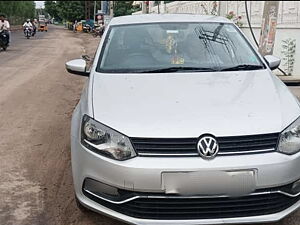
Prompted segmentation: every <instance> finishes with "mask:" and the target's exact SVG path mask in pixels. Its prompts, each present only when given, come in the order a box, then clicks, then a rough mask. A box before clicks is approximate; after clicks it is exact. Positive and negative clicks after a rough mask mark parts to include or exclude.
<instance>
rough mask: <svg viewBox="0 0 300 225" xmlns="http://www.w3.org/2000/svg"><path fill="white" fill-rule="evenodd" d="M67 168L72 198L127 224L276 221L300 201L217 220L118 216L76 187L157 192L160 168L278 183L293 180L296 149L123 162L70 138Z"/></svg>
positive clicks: (299, 157)
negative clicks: (247, 175) (232, 173)
mask: <svg viewBox="0 0 300 225" xmlns="http://www.w3.org/2000/svg"><path fill="white" fill-rule="evenodd" d="M71 144H72V146H71V147H72V171H73V180H74V186H75V192H76V196H77V198H78V200H79V201H80V202H81V203H82V204H83V205H85V206H86V207H88V208H90V209H92V210H94V211H97V212H101V213H104V214H107V215H109V216H112V217H114V218H117V219H120V220H122V221H125V222H129V223H133V224H157V223H159V224H225V223H226V224H234V223H252V222H272V221H277V220H280V219H282V218H283V217H285V216H286V215H288V214H289V213H291V212H292V211H294V210H296V209H297V208H298V207H299V205H300V201H297V202H295V203H294V204H293V205H292V206H290V207H288V208H286V209H284V210H282V211H280V212H278V213H273V214H268V215H260V216H250V217H248V216H246V217H232V218H222V219H185V220H177V219H176V220H169V219H168V220H156V219H142V218H135V217H131V216H127V215H124V214H122V213H119V212H116V211H114V210H112V209H110V208H107V207H105V206H103V205H100V204H98V203H97V202H95V201H93V200H91V199H90V198H88V197H86V195H84V193H83V191H82V185H83V182H84V179H85V178H87V177H88V178H92V179H95V180H97V181H100V182H102V183H105V184H108V185H111V186H114V187H117V188H120V189H125V190H129V191H138V192H151V193H161V192H163V191H164V190H163V187H162V173H163V172H179V171H180V172H182V171H199V170H201V171H205V170H216V171H226V170H248V169H251V170H256V171H257V173H256V188H257V189H263V188H270V187H278V186H283V185H286V184H289V183H292V182H294V181H296V180H298V179H299V177H300V175H299V171H300V153H298V154H295V155H292V156H287V155H283V154H280V153H277V152H275V153H274V152H273V153H266V154H254V155H239V156H222V157H221V156H220V157H216V158H215V159H214V160H211V161H206V160H203V159H202V158H200V157H199V158H198V157H190V158H180V157H178V158H176V157H174V158H157V157H156V158H154V157H153V158H150V157H136V158H133V159H130V160H127V161H122V162H120V161H115V160H111V159H108V158H106V157H103V156H100V155H98V154H95V153H93V152H91V151H89V150H87V149H86V148H85V147H83V146H82V145H81V144H80V143H79V142H78V141H77V140H76V139H75V138H72V143H71Z"/></svg>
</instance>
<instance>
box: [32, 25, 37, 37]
mask: <svg viewBox="0 0 300 225" xmlns="http://www.w3.org/2000/svg"><path fill="white" fill-rule="evenodd" d="M35 34H36V26H34V27H33V31H32V34H31V36H32V37H34V35H35Z"/></svg>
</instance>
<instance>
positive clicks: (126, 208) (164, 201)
mask: <svg viewBox="0 0 300 225" xmlns="http://www.w3.org/2000/svg"><path fill="white" fill-rule="evenodd" d="M84 194H85V195H86V196H87V197H89V198H91V199H92V200H94V201H96V202H98V203H99V204H101V205H103V206H105V207H107V208H110V209H112V210H115V211H117V212H120V213H122V214H125V215H128V216H131V217H136V218H143V219H157V220H183V219H220V218H232V217H248V216H259V215H267V214H273V213H277V212H280V211H283V210H285V209H287V208H288V207H290V206H292V205H293V204H295V203H296V202H297V201H298V200H299V196H298V197H294V198H292V197H288V196H285V195H282V194H278V193H273V194H258V195H250V196H245V197H236V198H229V197H219V198H178V197H168V198H164V197H163V196H161V197H162V198H155V197H151V196H148V197H145V198H138V199H135V200H132V201H129V202H126V203H123V204H114V203H110V202H107V201H105V200H101V199H100V198H97V197H95V196H93V195H91V194H89V193H87V192H84Z"/></svg>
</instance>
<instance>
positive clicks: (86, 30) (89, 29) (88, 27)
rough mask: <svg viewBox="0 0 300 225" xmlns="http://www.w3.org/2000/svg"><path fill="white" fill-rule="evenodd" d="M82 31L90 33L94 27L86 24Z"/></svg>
mask: <svg viewBox="0 0 300 225" xmlns="http://www.w3.org/2000/svg"><path fill="white" fill-rule="evenodd" d="M82 31H83V32H85V33H90V32H91V31H92V27H91V26H90V25H89V24H85V25H84V26H83V27H82Z"/></svg>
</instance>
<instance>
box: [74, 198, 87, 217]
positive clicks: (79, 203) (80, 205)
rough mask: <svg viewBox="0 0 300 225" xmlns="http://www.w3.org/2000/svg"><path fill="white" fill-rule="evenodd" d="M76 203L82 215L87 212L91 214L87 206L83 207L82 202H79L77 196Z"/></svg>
mask: <svg viewBox="0 0 300 225" xmlns="http://www.w3.org/2000/svg"><path fill="white" fill-rule="evenodd" d="M75 202H76V205H77V208H78V209H79V210H80V211H81V212H82V213H86V212H89V211H90V210H89V209H88V208H86V207H85V206H83V205H82V204H81V202H80V201H79V200H78V198H77V197H76V195H75Z"/></svg>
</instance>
